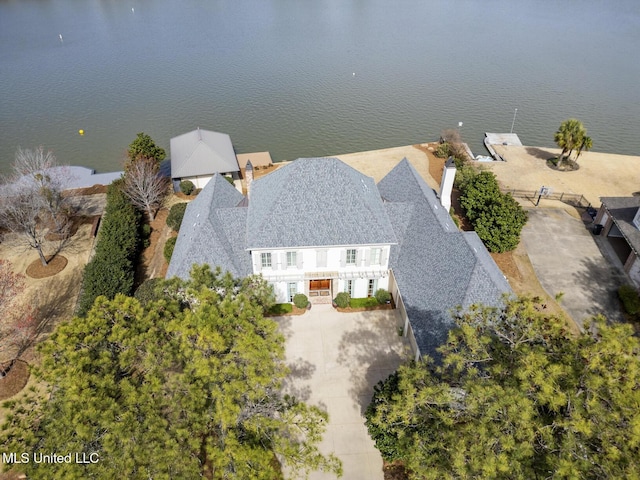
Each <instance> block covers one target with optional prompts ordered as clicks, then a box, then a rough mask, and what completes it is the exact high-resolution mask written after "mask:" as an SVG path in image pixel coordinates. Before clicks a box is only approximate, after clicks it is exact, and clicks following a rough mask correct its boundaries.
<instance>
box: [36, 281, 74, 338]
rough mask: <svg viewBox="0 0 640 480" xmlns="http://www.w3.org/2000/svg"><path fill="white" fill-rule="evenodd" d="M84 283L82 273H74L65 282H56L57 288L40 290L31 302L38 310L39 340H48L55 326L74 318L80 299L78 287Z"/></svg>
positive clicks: (52, 286)
mask: <svg viewBox="0 0 640 480" xmlns="http://www.w3.org/2000/svg"><path fill="white" fill-rule="evenodd" d="M81 281H82V272H81V271H80V270H76V271H74V272H73V273H72V274H70V275H69V276H68V277H67V278H66V279H65V281H64V282H56V283H55V288H54V285H53V284H52V283H53V282H54V280H53V279H52V280H51V281H50V283H51V285H48V286H49V287H51V288H40V289H38V291H37V292H36V293H35V294H34V295H33V297H32V299H31V301H32V302H33V305H34V306H35V307H36V309H37V314H36V315H37V319H38V326H37V336H38V338H37V340H36V341H40V340H43V339H44V338H46V337H47V336H48V335H49V334H51V332H53V330H54V328H55V324H56V323H58V322H60V321H63V320H68V319H70V318H72V316H73V312H74V310H75V305H76V300H77V297H78V285H79V284H80V282H81Z"/></svg>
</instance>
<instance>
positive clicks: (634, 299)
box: [618, 285, 640, 315]
mask: <svg viewBox="0 0 640 480" xmlns="http://www.w3.org/2000/svg"><path fill="white" fill-rule="evenodd" d="M618 297H620V301H621V302H622V305H623V306H624V309H625V310H626V312H627V313H628V314H629V315H637V314H639V313H640V295H638V290H636V289H635V287H632V286H631V285H622V286H621V287H620V288H619V289H618Z"/></svg>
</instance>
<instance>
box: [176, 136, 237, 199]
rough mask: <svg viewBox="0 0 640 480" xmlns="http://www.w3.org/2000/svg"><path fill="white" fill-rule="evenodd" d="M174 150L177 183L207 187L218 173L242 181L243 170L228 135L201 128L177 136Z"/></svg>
mask: <svg viewBox="0 0 640 480" xmlns="http://www.w3.org/2000/svg"><path fill="white" fill-rule="evenodd" d="M170 148H171V179H172V180H173V181H174V183H179V182H180V181H182V180H190V181H191V182H193V184H194V185H195V187H196V188H204V186H205V185H206V184H207V183H208V182H209V180H210V179H211V178H212V177H213V175H214V174H216V173H220V174H223V175H228V176H230V177H232V178H233V179H234V180H237V181H238V182H239V172H240V167H239V166H238V160H237V159H236V154H235V151H234V150H233V144H232V143H231V138H230V137H229V135H227V134H226V133H219V132H212V131H210V130H202V129H200V128H197V129H196V130H193V131H191V132H189V133H184V134H182V135H178V136H177V137H173V138H172V139H171V142H170Z"/></svg>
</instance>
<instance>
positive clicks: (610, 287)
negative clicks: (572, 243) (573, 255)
mask: <svg viewBox="0 0 640 480" xmlns="http://www.w3.org/2000/svg"><path fill="white" fill-rule="evenodd" d="M573 280H574V282H576V283H578V284H579V285H585V286H587V288H588V291H587V292H586V293H587V296H588V298H589V305H588V306H587V307H586V308H585V309H584V310H585V312H586V315H587V316H589V317H592V316H595V315H599V314H602V315H604V316H605V317H607V319H608V320H609V321H613V322H621V321H623V320H624V317H623V315H622V311H621V309H620V302H619V301H618V288H619V287H620V286H621V285H623V284H625V283H628V279H627V277H626V275H625V274H624V273H623V272H620V271H619V270H618V269H617V268H615V267H614V266H612V265H611V264H610V263H609V262H608V261H607V260H606V259H604V258H601V259H597V260H594V259H592V258H584V259H582V260H581V262H580V270H579V271H577V272H575V273H574V274H573Z"/></svg>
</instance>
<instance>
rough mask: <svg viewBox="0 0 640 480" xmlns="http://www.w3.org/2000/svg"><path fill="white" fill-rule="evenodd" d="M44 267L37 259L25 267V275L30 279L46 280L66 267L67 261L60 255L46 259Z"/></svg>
mask: <svg viewBox="0 0 640 480" xmlns="http://www.w3.org/2000/svg"><path fill="white" fill-rule="evenodd" d="M47 261H48V262H49V263H47V264H46V265H42V262H41V261H40V259H39V258H38V259H37V260H34V261H33V262H31V264H30V265H29V266H28V267H27V275H28V276H29V277H31V278H47V277H53V276H54V275H57V274H58V273H60V272H61V271H62V270H64V268H65V267H66V266H67V263H68V260H67V258H66V257H63V256H62V255H56V256H54V257H53V258H52V257H48V258H47Z"/></svg>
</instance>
